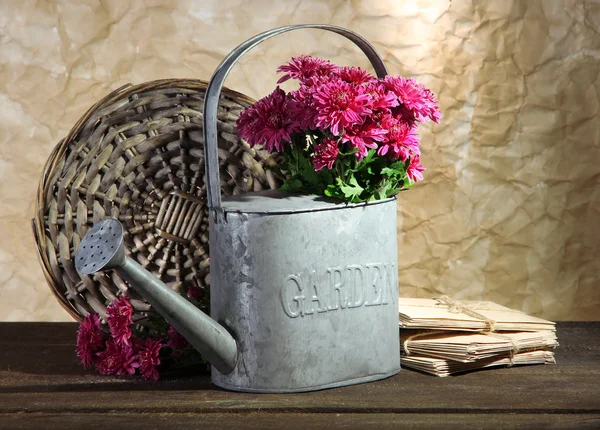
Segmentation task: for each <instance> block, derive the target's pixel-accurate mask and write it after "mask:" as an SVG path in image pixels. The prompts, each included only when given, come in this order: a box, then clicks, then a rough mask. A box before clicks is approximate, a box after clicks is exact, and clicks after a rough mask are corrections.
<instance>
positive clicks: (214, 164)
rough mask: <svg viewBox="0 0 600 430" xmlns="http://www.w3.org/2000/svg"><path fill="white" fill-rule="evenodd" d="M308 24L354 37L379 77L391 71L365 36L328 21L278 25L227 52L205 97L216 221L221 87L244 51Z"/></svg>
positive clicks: (218, 213)
mask: <svg viewBox="0 0 600 430" xmlns="http://www.w3.org/2000/svg"><path fill="white" fill-rule="evenodd" d="M304 28H318V29H321V30H327V31H332V32H334V33H337V34H341V35H342V36H344V37H346V38H348V39H350V40H351V41H352V42H354V43H355V44H356V45H357V46H358V47H359V48H360V49H361V50H362V51H363V52H364V53H365V54H366V56H367V57H368V58H369V61H371V64H372V65H373V68H374V69H375V73H376V74H377V77H379V78H383V77H384V76H386V75H387V69H386V67H385V64H384V63H383V60H382V59H381V57H380V56H379V54H378V53H377V51H375V48H374V47H373V46H372V45H371V44H370V43H369V42H367V41H366V40H365V39H364V38H363V37H362V36H359V35H358V34H356V33H354V32H352V31H350V30H346V29H345V28H342V27H336V26H333V25H326V24H303V25H289V26H285V27H279V28H274V29H272V30H269V31H265V32H264V33H260V34H258V35H256V36H254V37H252V38H251V39H248V40H247V41H245V42H244V43H242V44H241V45H239V46H238V47H237V48H235V49H234V50H233V51H231V52H230V53H229V55H227V56H226V57H225V58H224V59H223V61H221V64H219V66H218V67H217V70H215V73H214V74H213V75H212V77H211V79H210V82H209V83H208V88H207V89H206V95H205V98H204V124H203V125H204V163H205V171H206V182H207V187H206V189H207V194H208V207H209V208H210V209H211V210H212V212H213V215H214V217H215V222H217V223H220V222H222V221H223V208H222V206H221V182H220V178H219V156H218V151H217V107H218V104H219V96H220V94H221V88H222V87H223V82H224V81H225V78H227V75H228V74H229V72H230V71H231V69H232V67H233V66H234V65H235V63H236V62H237V60H239V59H240V57H241V56H242V55H244V54H245V53H246V52H248V51H249V50H250V49H252V48H254V47H255V46H256V45H258V44H259V43H261V42H263V41H265V40H267V39H270V38H271V37H273V36H277V35H278V34H281V33H287V32H288V31H292V30H299V29H304Z"/></svg>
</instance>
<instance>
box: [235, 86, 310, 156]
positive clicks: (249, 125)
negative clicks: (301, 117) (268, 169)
mask: <svg viewBox="0 0 600 430" xmlns="http://www.w3.org/2000/svg"><path fill="white" fill-rule="evenodd" d="M237 127H238V132H239V134H240V136H241V137H242V138H243V139H245V140H246V141H247V142H248V143H249V144H250V145H251V146H254V145H257V144H262V145H264V148H265V149H266V150H267V151H269V152H272V151H273V150H276V151H278V152H279V151H282V150H283V144H284V142H289V141H290V140H291V137H290V134H291V133H293V132H294V131H297V130H299V127H298V123H297V122H296V121H295V120H294V119H293V118H292V117H291V116H290V114H289V112H288V98H287V96H286V94H285V91H283V90H282V89H281V88H279V87H277V88H275V91H273V92H272V93H271V94H269V95H268V96H267V97H264V98H262V99H260V100H259V101H257V102H256V103H255V104H253V105H252V106H250V107H248V108H247V109H245V110H244V111H242V113H241V114H240V117H239V118H238V120H237Z"/></svg>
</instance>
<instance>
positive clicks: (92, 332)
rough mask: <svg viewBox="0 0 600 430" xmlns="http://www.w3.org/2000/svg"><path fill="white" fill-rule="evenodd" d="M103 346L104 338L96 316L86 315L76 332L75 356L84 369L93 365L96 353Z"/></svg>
mask: <svg viewBox="0 0 600 430" xmlns="http://www.w3.org/2000/svg"><path fill="white" fill-rule="evenodd" d="M103 346H104V336H103V334H102V330H101V329H100V319H99V318H98V314H87V315H86V317H85V318H84V319H83V321H82V322H81V325H80V326H79V330H78V331H77V349H76V352H77V356H78V357H79V358H80V359H81V362H82V363H83V366H84V367H91V366H92V365H93V364H94V360H95V356H96V352H98V351H99V350H100V349H102V348H103Z"/></svg>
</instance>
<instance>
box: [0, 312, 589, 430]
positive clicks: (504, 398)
mask: <svg viewBox="0 0 600 430" xmlns="http://www.w3.org/2000/svg"><path fill="white" fill-rule="evenodd" d="M76 328H77V326H76V325H75V324H71V323H0V351H1V352H0V428H1V429H12V428H60V429H64V428H78V429H82V428H83V429H85V428H86V426H88V427H89V428H109V427H110V428H131V429H141V428H161V427H169V428H173V429H177V428H182V427H183V428H195V427H197V428H203V429H210V428H255V429H264V428H324V427H325V426H327V427H329V428H338V427H341V428H367V427H373V428H378V429H379V428H399V427H401V426H403V427H413V428H444V429H447V428H468V429H476V428H493V429H498V428H600V323H584V322H577V323H575V322H564V323H559V324H558V338H559V341H560V343H561V346H560V347H559V348H558V349H557V352H556V358H557V361H558V364H557V365H549V366H523V367H514V368H503V369H495V370H486V371H479V372H473V373H469V374H465V375H461V376H455V377H449V378H437V377H434V376H429V375H425V374H421V373H417V372H414V371H410V370H406V369H404V370H402V371H401V372H400V374H398V375H397V376H394V377H392V378H389V379H387V380H384V381H379V382H374V383H369V384H362V385H355V386H351V387H344V388H337V389H331V390H325V391H318V392H312V393H300V394H293V395H292V394H244V393H233V392H228V391H223V390H221V389H218V388H216V387H214V386H213V385H212V384H211V383H210V379H209V376H208V374H206V373H203V374H198V375H192V376H181V375H180V376H179V377H171V378H168V379H164V380H161V381H159V382H157V383H150V382H147V381H144V380H142V379H139V378H136V377H123V378H118V377H106V376H101V375H97V374H95V373H94V372H92V371H85V370H83V368H82V367H81V366H80V365H79V364H78V362H77V358H76V356H75V353H74V342H75V332H76Z"/></svg>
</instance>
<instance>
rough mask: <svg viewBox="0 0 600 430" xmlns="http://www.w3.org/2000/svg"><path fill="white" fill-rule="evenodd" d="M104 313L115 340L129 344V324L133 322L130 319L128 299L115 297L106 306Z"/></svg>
mask: <svg viewBox="0 0 600 430" xmlns="http://www.w3.org/2000/svg"><path fill="white" fill-rule="evenodd" d="M106 314H107V318H106V322H107V323H108V327H109V328H110V334H111V336H112V338H113V339H114V340H115V342H117V343H120V344H123V345H129V346H131V344H130V342H129V338H130V337H131V324H132V323H133V321H132V320H131V316H132V315H133V308H132V307H131V303H129V299H128V298H127V297H124V296H122V297H121V298H119V299H116V300H115V301H113V302H112V303H111V304H110V306H108V307H107V308H106Z"/></svg>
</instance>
